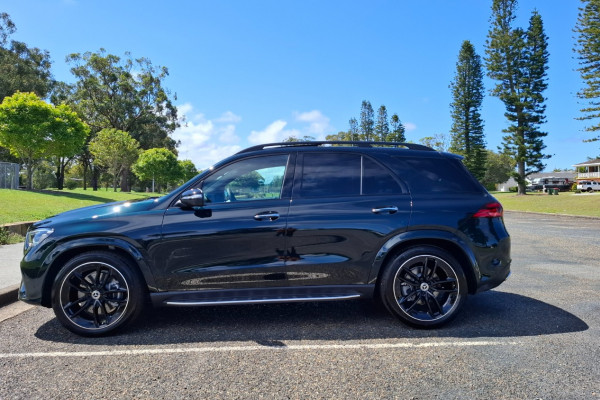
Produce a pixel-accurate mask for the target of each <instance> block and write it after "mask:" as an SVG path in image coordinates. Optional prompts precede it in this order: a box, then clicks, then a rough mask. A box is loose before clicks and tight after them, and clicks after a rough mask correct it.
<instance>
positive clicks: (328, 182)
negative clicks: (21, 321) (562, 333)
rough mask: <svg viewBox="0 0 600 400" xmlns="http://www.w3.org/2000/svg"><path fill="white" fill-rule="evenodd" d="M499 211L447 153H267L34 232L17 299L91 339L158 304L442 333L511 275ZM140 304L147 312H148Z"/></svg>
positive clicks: (281, 148) (394, 147)
mask: <svg viewBox="0 0 600 400" xmlns="http://www.w3.org/2000/svg"><path fill="white" fill-rule="evenodd" d="M510 263H511V259H510V237H509V234H508V232H507V231H506V228H505V226H504V221H503V211H502V206H501V205H500V203H498V201H497V200H496V199H495V198H494V197H493V196H491V195H490V194H489V193H488V192H487V191H486V190H485V189H484V188H483V187H482V186H481V185H480V184H479V183H478V182H477V180H475V179H474V178H473V177H472V176H471V175H470V174H469V172H468V171H467V170H466V169H465V167H464V166H463V164H462V162H461V159H460V157H459V156H456V155H453V154H449V153H441V152H437V151H434V150H432V149H430V148H428V147H425V146H421V145H415V144H406V143H374V142H296V143H272V144H266V145H260V146H255V147H251V148H248V149H246V150H243V151H241V152H239V153H237V154H235V155H233V156H231V157H229V158H227V159H225V160H223V161H221V162H219V163H217V164H216V165H215V166H213V167H211V168H210V169H208V170H206V171H204V172H202V173H201V174H200V175H198V176H197V177H195V178H194V179H192V180H190V181H189V182H187V183H185V184H184V185H182V186H181V187H180V188H178V189H176V190H174V191H173V192H171V193H169V194H167V195H165V196H163V197H160V198H156V199H146V200H142V201H137V202H120V203H111V204H104V205H96V206H92V207H86V208H82V209H77V210H72V211H68V212H65V213H62V214H59V215H56V216H53V217H50V218H48V219H46V220H43V221H40V222H37V223H35V224H34V225H33V226H32V227H31V228H30V230H29V232H28V233H27V238H26V242H25V248H24V258H23V261H22V262H21V272H22V284H21V287H20V291H19V298H20V299H21V300H23V301H25V302H28V303H32V304H38V305H42V306H45V307H52V308H53V309H54V312H55V314H56V317H57V319H58V320H59V321H60V322H61V323H62V324H63V325H64V326H65V327H66V328H67V329H69V330H71V331H72V332H75V333H77V334H80V335H86V336H98V335H103V334H107V333H110V332H114V331H115V330H117V329H120V328H122V327H124V326H126V325H127V324H129V323H131V322H132V321H133V320H134V319H135V318H136V317H137V316H138V315H139V313H140V311H141V310H142V308H143V307H145V306H148V305H149V304H148V303H149V302H150V303H151V304H152V305H154V306H166V307H169V306H183V307H185V306H214V305H232V304H255V303H282V302H304V301H333V300H347V299H356V298H369V297H375V298H376V299H378V300H380V301H381V302H382V303H383V304H384V305H385V306H386V307H387V309H388V310H389V311H390V312H391V313H392V314H393V315H395V316H396V317H398V318H399V319H400V320H401V321H403V322H405V323H407V324H409V325H411V326H415V327H423V328H433V327H438V326H441V325H443V324H445V323H447V322H448V321H450V320H451V319H452V318H454V317H455V316H456V315H457V313H458V312H459V311H460V309H461V307H462V305H463V304H464V301H465V299H466V296H467V295H468V294H475V293H477V292H481V291H484V290H488V289H491V288H494V287H496V286H498V285H499V284H501V283H502V282H503V281H504V280H505V279H506V278H507V277H508V275H509V273H510ZM148 300H149V301H148Z"/></svg>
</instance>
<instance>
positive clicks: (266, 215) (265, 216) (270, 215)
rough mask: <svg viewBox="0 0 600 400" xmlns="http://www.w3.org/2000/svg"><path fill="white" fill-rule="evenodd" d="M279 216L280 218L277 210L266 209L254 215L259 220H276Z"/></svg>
mask: <svg viewBox="0 0 600 400" xmlns="http://www.w3.org/2000/svg"><path fill="white" fill-rule="evenodd" d="M277 218H279V213H278V212H277V211H264V212H261V213H258V214H256V215H255V216H254V219H255V220H257V221H266V220H269V221H275V220H276V219H277Z"/></svg>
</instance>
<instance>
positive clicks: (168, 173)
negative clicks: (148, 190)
mask: <svg viewBox="0 0 600 400" xmlns="http://www.w3.org/2000/svg"><path fill="white" fill-rule="evenodd" d="M133 173H134V174H136V176H137V177H138V178H139V179H140V180H142V181H152V189H153V190H154V182H156V183H157V184H158V192H160V191H161V189H162V188H164V187H166V186H168V185H169V184H170V183H173V182H177V181H178V180H179V179H181V176H182V175H183V171H182V169H181V165H180V164H179V162H178V161H177V156H176V155H175V154H173V152H172V151H169V150H167V149H164V148H157V149H149V150H146V151H144V152H142V154H140V157H139V158H138V160H137V162H136V163H135V164H134V165H133Z"/></svg>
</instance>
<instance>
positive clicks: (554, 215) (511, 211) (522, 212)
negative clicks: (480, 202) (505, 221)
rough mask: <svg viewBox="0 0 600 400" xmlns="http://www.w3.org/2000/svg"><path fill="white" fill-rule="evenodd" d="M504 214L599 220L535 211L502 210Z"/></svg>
mask: <svg viewBox="0 0 600 400" xmlns="http://www.w3.org/2000/svg"><path fill="white" fill-rule="evenodd" d="M504 212H505V213H512V214H531V215H543V216H544V217H563V218H564V217H568V218H579V219H600V217H593V216H591V215H573V214H557V213H543V212H535V211H514V210H504Z"/></svg>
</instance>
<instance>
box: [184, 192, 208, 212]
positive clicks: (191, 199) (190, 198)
mask: <svg viewBox="0 0 600 400" xmlns="http://www.w3.org/2000/svg"><path fill="white" fill-rule="evenodd" d="M179 203H180V205H181V206H182V207H183V208H194V207H203V206H204V193H202V189H189V190H186V191H185V192H183V193H182V194H181V197H180V198H179Z"/></svg>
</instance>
